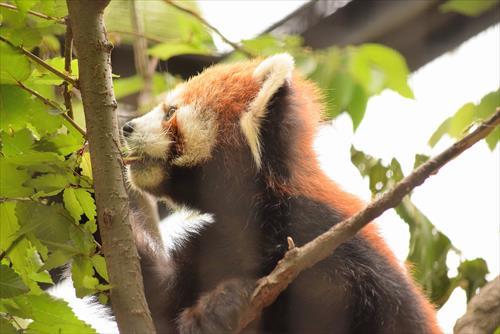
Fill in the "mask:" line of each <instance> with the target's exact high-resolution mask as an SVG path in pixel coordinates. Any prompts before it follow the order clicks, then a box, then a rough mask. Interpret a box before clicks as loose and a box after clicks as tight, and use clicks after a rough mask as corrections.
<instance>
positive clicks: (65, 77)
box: [0, 36, 78, 88]
mask: <svg viewBox="0 0 500 334" xmlns="http://www.w3.org/2000/svg"><path fill="white" fill-rule="evenodd" d="M0 41H2V42H4V43H6V44H8V45H10V46H11V47H13V48H14V49H17V50H19V51H21V52H22V53H23V54H24V55H26V56H27V57H28V58H29V59H31V60H32V61H34V62H35V63H37V64H39V65H41V66H42V67H44V68H45V69H47V70H49V71H50V72H52V73H54V74H55V75H57V76H58V77H60V78H61V79H63V80H65V81H67V82H69V83H70V84H72V85H73V86H75V87H76V88H78V81H77V80H75V79H73V78H71V77H69V76H68V75H66V74H64V73H63V72H61V71H59V70H58V69H57V68H55V67H52V66H50V65H49V64H47V63H46V62H45V61H43V59H41V58H39V57H38V56H36V55H34V54H33V53H31V52H29V51H28V50H26V49H25V48H23V47H22V46H17V45H15V44H14V43H12V42H11V41H9V40H8V39H6V38H5V37H3V36H0Z"/></svg>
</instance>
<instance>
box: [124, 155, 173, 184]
mask: <svg viewBox="0 0 500 334" xmlns="http://www.w3.org/2000/svg"><path fill="white" fill-rule="evenodd" d="M127 176H128V181H129V182H130V184H131V185H132V187H134V188H136V189H139V190H144V191H152V190H154V189H155V188H158V187H159V186H160V185H161V184H162V182H163V181H164V180H165V179H166V178H167V176H168V171H167V170H166V168H165V166H164V165H163V164H161V163H159V162H156V161H143V162H140V163H135V164H132V165H130V166H127Z"/></svg>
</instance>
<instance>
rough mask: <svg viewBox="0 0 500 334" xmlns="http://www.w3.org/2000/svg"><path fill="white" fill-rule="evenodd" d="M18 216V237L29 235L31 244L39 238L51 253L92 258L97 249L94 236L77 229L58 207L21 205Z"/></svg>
mask: <svg viewBox="0 0 500 334" xmlns="http://www.w3.org/2000/svg"><path fill="white" fill-rule="evenodd" d="M16 215H17V218H18V220H19V223H20V224H21V229H20V230H19V231H18V232H17V235H21V234H27V235H28V237H29V238H30V240H33V237H36V239H37V240H39V241H40V242H41V243H42V244H43V245H44V246H46V247H47V248H48V250H49V251H50V252H54V251H57V250H59V251H63V252H65V253H66V254H68V255H70V256H71V255H75V254H92V253H93V251H94V249H95V245H94V243H93V238H92V236H91V234H90V233H89V232H87V231H85V230H84V229H82V228H80V227H79V226H77V225H76V224H75V223H74V221H73V218H72V217H71V216H70V214H69V213H68V212H67V211H66V210H64V209H63V208H62V206H61V205H59V204H54V205H51V206H48V205H42V204H38V203H33V202H20V203H17V207H16ZM41 217H42V218H41Z"/></svg>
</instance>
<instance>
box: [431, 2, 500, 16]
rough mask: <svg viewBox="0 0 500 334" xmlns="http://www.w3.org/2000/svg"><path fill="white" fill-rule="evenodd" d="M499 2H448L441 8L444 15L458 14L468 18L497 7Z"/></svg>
mask: <svg viewBox="0 0 500 334" xmlns="http://www.w3.org/2000/svg"><path fill="white" fill-rule="evenodd" d="M497 4H498V0H474V1H472V0H448V1H447V2H445V3H443V4H442V5H440V6H439V10H441V11H442V12H443V13H449V12H457V13H460V14H463V15H467V16H479V15H481V14H482V13H484V12H486V11H487V10H489V9H490V8H493V7H495V6H496V5H497Z"/></svg>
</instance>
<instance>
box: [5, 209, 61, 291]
mask: <svg viewBox="0 0 500 334" xmlns="http://www.w3.org/2000/svg"><path fill="white" fill-rule="evenodd" d="M15 208H16V203H15V202H5V203H0V227H1V231H2V233H0V249H1V250H2V251H5V250H6V249H7V248H8V247H9V246H10V245H11V244H12V242H13V241H14V239H15V238H16V233H17V231H18V230H19V224H18V222H17V217H16V214H15ZM7 258H8V259H9V260H10V262H11V263H12V267H13V268H14V270H15V271H16V272H17V273H18V274H19V275H20V276H21V278H22V279H23V281H24V283H25V284H26V285H28V287H29V288H30V289H31V291H32V292H33V293H40V292H41V289H40V287H39V286H38V284H37V283H36V282H44V283H52V279H51V278H50V276H49V274H48V273H47V272H40V267H41V266H42V263H41V261H40V257H39V255H38V253H37V251H36V249H35V248H34V247H33V246H32V245H31V243H30V242H29V241H28V240H25V239H24V240H21V241H20V242H18V244H17V245H16V246H15V247H14V248H12V250H11V251H10V253H9V254H8V255H7Z"/></svg>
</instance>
